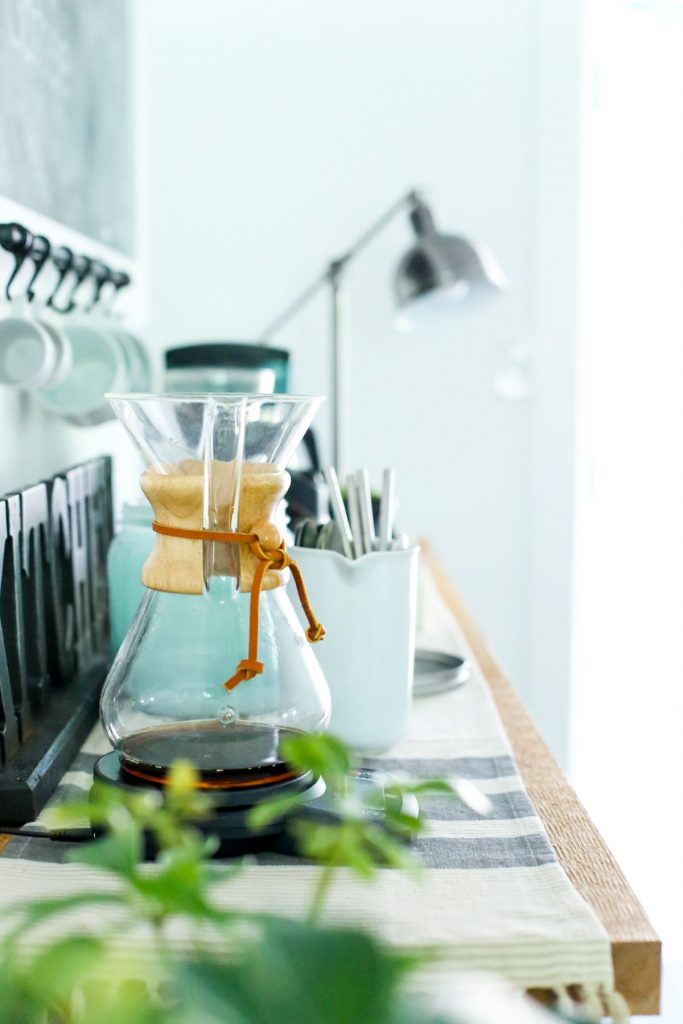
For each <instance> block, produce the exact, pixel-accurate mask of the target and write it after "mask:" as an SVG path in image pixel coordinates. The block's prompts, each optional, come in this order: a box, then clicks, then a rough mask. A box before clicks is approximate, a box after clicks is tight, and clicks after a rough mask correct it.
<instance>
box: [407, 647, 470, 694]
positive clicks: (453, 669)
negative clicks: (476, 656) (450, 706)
mask: <svg viewBox="0 0 683 1024" xmlns="http://www.w3.org/2000/svg"><path fill="white" fill-rule="evenodd" d="M469 674H470V666H469V662H468V661H467V659H466V658H461V657H460V656H459V655H457V654H447V653H446V652H445V651H430V650H427V649H426V648H422V647H418V648H417V650H416V651H415V675H414V679H413V695H414V696H415V697H428V696H430V695H431V694H434V693H444V692H445V691H446V690H453V689H455V688H456V687H458V686H462V685H463V683H465V682H467V679H468V678H469Z"/></svg>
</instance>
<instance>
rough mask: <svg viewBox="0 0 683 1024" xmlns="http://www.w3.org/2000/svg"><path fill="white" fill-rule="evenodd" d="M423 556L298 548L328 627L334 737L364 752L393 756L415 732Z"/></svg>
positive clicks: (325, 655) (320, 650)
mask: <svg viewBox="0 0 683 1024" xmlns="http://www.w3.org/2000/svg"><path fill="white" fill-rule="evenodd" d="M419 551H420V549H419V548H418V547H411V548H407V549H406V550H403V551H378V552H373V553H372V554H367V555H364V556H363V557H362V558H358V559H354V560H351V559H348V558H344V556H343V555H340V554H338V553H337V552H336V551H325V550H320V549H315V548H301V547H297V548H294V549H293V554H294V557H295V558H296V560H297V562H298V563H299V565H300V566H301V569H302V571H303V573H304V575H305V577H306V583H307V586H308V590H309V593H310V595H311V600H313V601H314V602H315V605H316V611H317V610H319V613H320V618H321V621H323V622H325V625H326V627H327V635H326V637H325V642H324V643H323V644H320V645H319V646H318V647H317V648H316V655H317V658H318V661H319V662H320V665H321V668H322V670H323V672H324V674H325V678H326V679H327V682H328V685H329V688H330V692H331V695H332V716H331V719H330V725H329V729H330V732H333V733H335V734H336V735H338V736H340V737H341V738H342V739H343V740H345V741H346V742H347V743H348V744H349V745H350V746H352V747H353V748H354V749H356V750H358V751H361V752H366V753H371V752H379V751H383V750H387V749H388V748H389V747H391V746H393V745H394V743H397V742H398V740H400V739H401V738H402V737H403V736H404V735H405V733H406V731H407V729H408V724H409V720H410V705H411V697H412V686H413V665H414V656H415V617H416V601H417V567H418V558H419ZM290 585H291V584H290Z"/></svg>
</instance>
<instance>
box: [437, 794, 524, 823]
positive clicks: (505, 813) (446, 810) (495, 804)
mask: <svg viewBox="0 0 683 1024" xmlns="http://www.w3.org/2000/svg"><path fill="white" fill-rule="evenodd" d="M488 799H489V800H490V801H491V811H490V813H489V814H486V815H484V816H483V817H482V815H480V814H477V812H476V811H473V810H471V808H469V807H468V806H467V804H464V803H463V802H462V801H461V800H458V799H457V798H456V797H448V796H420V797H418V802H419V804H420V814H421V816H422V817H423V818H433V819H434V820H435V821H512V820H514V819H515V818H530V817H534V818H535V817H538V815H537V814H536V811H535V810H534V806H533V804H532V803H531V800H529V797H528V796H527V795H526V793H523V792H522V791H521V790H516V791H515V792H513V793H493V794H489V795H488Z"/></svg>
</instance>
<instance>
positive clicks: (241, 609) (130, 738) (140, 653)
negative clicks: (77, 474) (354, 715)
mask: <svg viewBox="0 0 683 1024" xmlns="http://www.w3.org/2000/svg"><path fill="white" fill-rule="evenodd" d="M109 400H110V401H111V404H112V406H113V408H114V410H115V412H116V415H117V416H118V418H119V420H120V421H121V423H122V424H123V426H124V427H125V429H126V431H127V432H128V434H129V436H130V437H131V438H132V440H133V442H134V443H135V445H136V446H137V448H138V450H139V451H140V453H141V454H142V456H143V458H144V460H145V462H146V463H147V469H146V470H145V471H144V473H143V474H142V478H141V486H142V490H143V492H144V494H145V495H146V497H147V499H148V501H149V502H150V504H151V506H152V509H153V515H154V522H153V527H152V528H153V529H154V531H155V533H156V543H155V546H154V549H153V550H152V553H151V554H150V556H149V557H148V559H147V561H146V562H145V565H144V567H143V570H142V582H143V583H144V585H145V587H146V588H147V591H146V593H145V596H144V597H143V600H142V602H141V604H140V607H139V609H138V612H137V615H136V617H135V619H134V621H133V623H132V624H131V626H130V629H129V631H128V634H127V636H126V638H125V640H124V642H123V645H122V646H121V649H120V650H119V652H118V655H117V657H116V659H115V661H114V663H113V665H112V668H111V671H110V673H109V675H108V677H107V680H106V683H105V686H104V690H103V692H102V699H101V705H100V712H101V718H102V723H103V725H104V728H105V730H106V733H107V736H108V737H109V739H110V740H111V742H112V744H113V746H114V750H113V752H111V753H109V754H107V755H105V756H104V757H103V758H101V759H100V761H99V762H98V764H97V766H96V769H95V776H96V778H98V779H99V780H101V781H105V782H108V783H110V784H113V785H117V786H120V787H124V788H126V789H136V788H139V787H140V786H147V787H148V786H153V787H163V786H164V784H165V780H166V778H167V773H168V770H169V768H170V767H171V765H172V764H173V762H174V761H177V760H179V759H186V760H188V761H191V762H192V764H193V765H194V766H195V767H196V769H197V772H198V774H199V785H200V786H201V787H203V788H206V789H209V790H211V793H212V796H213V797H214V802H215V807H216V811H215V814H214V817H213V819H212V820H211V822H210V823H209V825H208V826H207V828H208V829H209V830H210V831H212V832H213V833H214V834H218V835H219V836H220V837H221V838H223V839H227V840H231V839H232V840H235V841H237V840H239V839H244V840H246V839H247V836H248V830H247V828H246V821H245V818H246V812H247V811H248V809H249V808H250V807H251V806H253V804H254V803H255V802H256V801H257V800H259V799H262V798H263V796H264V795H268V796H270V795H272V794H273V793H274V792H276V791H281V790H282V791H285V790H290V789H295V788H298V789H310V795H311V798H312V799H313V798H316V797H317V796H319V795H320V792H321V791H320V783H319V782H318V781H316V780H314V779H312V778H310V777H302V776H301V775H300V774H297V772H296V771H295V770H293V768H292V766H290V765H289V764H288V763H287V761H286V759H285V757H284V755H283V753H282V741H283V739H284V738H285V737H287V736H289V735H292V734H294V733H300V732H312V731H320V730H323V729H325V727H326V725H327V722H328V719H329V714H330V695H329V691H328V688H327V684H326V682H325V679H324V676H323V673H322V671H321V669H320V666H319V664H318V662H317V660H316V658H315V656H314V654H313V651H312V649H311V643H314V642H316V641H318V640H320V639H322V637H323V635H324V629H323V627H322V626H321V624H320V623H319V622H318V621H317V620H316V618H315V615H314V613H313V610H312V608H311V605H310V603H309V601H308V598H307V595H306V590H305V586H304V584H303V580H302V578H301V574H300V573H299V571H298V569H297V567H296V565H295V564H293V563H292V562H291V560H290V558H289V556H288V555H287V552H286V550H285V548H284V544H283V543H282V539H281V538H282V526H283V524H282V508H281V500H282V498H283V496H284V495H285V493H286V491H287V487H288V485H289V474H288V473H287V472H286V470H285V469H284V466H285V465H286V463H287V461H288V459H289V457H290V456H291V453H292V451H293V450H294V449H295V448H296V446H297V445H298V444H299V443H300V441H301V439H302V437H303V435H304V433H305V432H306V430H307V428H308V426H309V424H310V422H311V420H312V418H313V415H314V413H315V411H316V409H317V408H318V406H319V404H320V402H321V401H322V399H319V398H298V397H293V396H289V395H265V396H263V395H261V396H259V395H244V396H240V395H225V396H220V395H214V394H212V395H208V394H206V395H194V394H186V395H178V394H173V395H112V396H109ZM288 570H290V571H291V572H292V574H293V576H294V579H295V582H296V584H297V589H298V592H299V597H300V599H301V601H302V605H303V607H304V610H305V612H306V615H307V617H308V628H307V630H306V632H305V633H304V630H303V629H302V627H301V625H300V623H299V620H298V618H297V616H296V614H295V612H294V609H293V606H292V603H291V601H290V598H289V595H288V593H287V589H286V587H285V584H286V582H287V577H288V575H289V572H288ZM323 788H324V787H323Z"/></svg>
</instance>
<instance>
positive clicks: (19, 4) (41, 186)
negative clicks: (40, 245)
mask: <svg viewBox="0 0 683 1024" xmlns="http://www.w3.org/2000/svg"><path fill="white" fill-rule="evenodd" d="M0 195H4V196H5V197H6V198H8V199H13V200H15V201H16V202H19V203H22V204H23V205H24V206H28V207H30V208H31V209H33V210H36V211H37V212H39V213H42V214H45V215H47V216H48V217H51V218H53V219H54V220H57V221H59V222H61V223H62V224H64V225H66V226H67V227H69V228H73V229H75V230H78V231H81V232H83V233H84V234H86V235H88V236H90V237H91V238H94V239H97V240H98V241H101V242H105V243H106V244H107V245H110V246H111V247H112V248H115V249H119V250H121V251H122V252H127V253H131V252H132V249H133V128H132V117H131V35H130V8H129V3H128V0H1V2H0Z"/></svg>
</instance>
